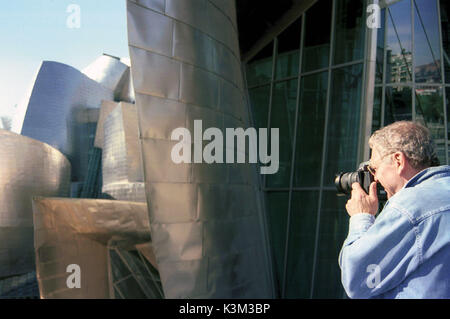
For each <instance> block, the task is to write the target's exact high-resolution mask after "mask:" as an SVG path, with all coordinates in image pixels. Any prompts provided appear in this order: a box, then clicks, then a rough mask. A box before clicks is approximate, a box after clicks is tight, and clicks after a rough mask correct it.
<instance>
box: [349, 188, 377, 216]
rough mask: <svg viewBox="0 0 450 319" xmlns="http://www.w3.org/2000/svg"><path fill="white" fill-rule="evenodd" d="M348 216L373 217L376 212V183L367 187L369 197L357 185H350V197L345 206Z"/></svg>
mask: <svg viewBox="0 0 450 319" xmlns="http://www.w3.org/2000/svg"><path fill="white" fill-rule="evenodd" d="M345 209H347V213H348V214H349V215H350V216H353V215H355V214H360V213H368V214H371V215H373V216H375V214H376V213H377V211H378V197H377V183H376V182H372V183H371V184H370V187H369V195H367V193H366V192H365V191H364V190H363V189H362V188H361V186H360V185H359V183H353V184H352V196H351V198H350V199H349V200H348V201H347V205H345Z"/></svg>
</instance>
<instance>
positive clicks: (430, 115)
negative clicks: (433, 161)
mask: <svg viewBox="0 0 450 319" xmlns="http://www.w3.org/2000/svg"><path fill="white" fill-rule="evenodd" d="M443 104H444V103H443V100H442V88H440V87H436V86H431V87H430V86H429V87H426V86H423V87H422V86H421V87H417V88H416V120H417V121H419V122H421V123H422V124H424V125H425V126H426V127H428V129H429V130H430V132H431V136H432V137H433V139H434V142H435V143H436V148H437V155H438V157H439V161H440V162H441V164H445V162H446V157H445V125H444V105H443Z"/></svg>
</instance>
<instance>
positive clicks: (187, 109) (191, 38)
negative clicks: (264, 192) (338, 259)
mask: <svg viewBox="0 0 450 319" xmlns="http://www.w3.org/2000/svg"><path fill="white" fill-rule="evenodd" d="M235 11H236V10H235V3H234V1H233V0H221V1H219V0H214V1H213V0H198V1H193V0H187V1H178V0H150V1H130V0H129V1H127V12H128V39H129V48H130V57H131V69H132V76H133V84H134V88H135V95H136V105H137V110H138V119H139V129H140V137H141V149H142V154H143V156H142V157H143V166H144V177H145V183H146V185H145V187H146V193H147V201H148V207H149V215H150V225H151V231H152V239H153V245H154V249H155V254H156V258H157V261H158V266H159V269H160V275H161V281H162V285H163V288H164V293H165V295H166V297H168V298H270V297H272V296H273V294H272V287H273V285H272V282H271V271H270V267H271V264H270V258H268V251H267V247H269V245H268V244H267V241H266V236H265V235H266V234H265V232H264V230H263V227H262V225H263V221H262V211H261V203H260V202H259V201H258V199H257V198H258V196H257V194H258V179H257V178H258V177H257V175H256V167H255V165H251V164H218V163H214V164H204V163H195V164H194V163H193V164H188V163H181V164H175V163H174V162H172V160H171V149H172V147H173V146H174V145H175V144H176V143H177V142H175V141H172V140H171V133H172V131H173V130H174V129H175V128H178V127H185V128H187V129H189V131H190V132H194V130H193V122H194V120H202V121H203V122H202V123H203V129H206V128H208V127H217V128H219V129H222V132H223V131H224V128H225V127H232V128H238V127H243V128H246V127H248V124H249V120H248V109H247V106H246V104H245V100H244V87H243V77H242V73H241V69H240V58H239V56H240V55H239V45H238V33H237V26H236V16H235Z"/></svg>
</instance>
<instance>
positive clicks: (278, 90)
mask: <svg viewBox="0 0 450 319" xmlns="http://www.w3.org/2000/svg"><path fill="white" fill-rule="evenodd" d="M297 83H298V80H297V79H295V80H290V81H285V82H279V83H276V84H275V85H274V88H273V97H272V109H271V112H270V117H271V119H270V127H271V128H279V141H280V142H279V156H280V166H279V169H278V172H277V173H275V174H272V175H267V177H266V182H267V184H266V186H267V187H289V184H290V183H289V181H290V175H291V160H292V142H293V137H294V120H295V107H296V102H297Z"/></svg>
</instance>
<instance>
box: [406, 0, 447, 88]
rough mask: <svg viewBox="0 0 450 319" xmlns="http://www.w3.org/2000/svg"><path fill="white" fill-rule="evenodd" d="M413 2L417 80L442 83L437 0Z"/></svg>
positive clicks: (417, 0)
mask: <svg viewBox="0 0 450 319" xmlns="http://www.w3.org/2000/svg"><path fill="white" fill-rule="evenodd" d="M413 4H414V32H415V33H414V59H415V72H416V82H422V83H423V82H427V83H433V82H434V83H438V82H439V83H440V82H442V77H441V49H440V46H439V25H438V21H439V19H438V12H437V6H436V1H434V0H433V1H430V0H415V1H413Z"/></svg>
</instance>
